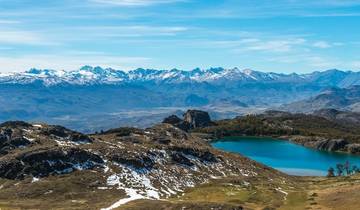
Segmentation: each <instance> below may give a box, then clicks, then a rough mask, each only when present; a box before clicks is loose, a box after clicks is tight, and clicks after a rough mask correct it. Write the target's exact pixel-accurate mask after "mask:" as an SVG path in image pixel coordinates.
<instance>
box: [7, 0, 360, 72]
mask: <svg viewBox="0 0 360 210" xmlns="http://www.w3.org/2000/svg"><path fill="white" fill-rule="evenodd" d="M85 64H88V65H100V66H103V67H113V68H116V69H123V70H129V69H134V68H137V67H144V68H156V69H172V68H178V69H185V70H189V69H193V68H196V67H200V68H209V67H217V66H221V67H226V68H231V67H239V68H251V69H255V70H260V71H266V72H270V71H273V72H285V73H290V72H297V73H306V72H311V71H315V70H326V69H332V68H338V69H345V70H355V71H357V70H359V69H360V0H317V1H310V0H262V1H257V0H223V1H217V0H206V1H205V0H81V1H80V0H52V1H49V0H36V1H33V0H0V72H9V71H25V70H27V69H29V68H31V67H36V68H52V69H65V70H73V69H77V68H79V67H80V66H82V65H85Z"/></svg>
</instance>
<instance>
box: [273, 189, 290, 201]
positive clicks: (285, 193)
mask: <svg viewBox="0 0 360 210" xmlns="http://www.w3.org/2000/svg"><path fill="white" fill-rule="evenodd" d="M275 190H276V191H278V192H281V193H283V194H284V195H285V196H284V200H286V199H287V195H288V194H289V193H287V192H285V191H284V190H282V189H281V187H278V188H275Z"/></svg>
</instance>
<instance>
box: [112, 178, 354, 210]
mask: <svg viewBox="0 0 360 210" xmlns="http://www.w3.org/2000/svg"><path fill="white" fill-rule="evenodd" d="M252 179H253V180H251V182H252V183H253V184H252V185H248V186H244V185H243V184H241V183H240V182H239V183H238V181H239V180H237V179H236V178H227V179H221V180H214V181H213V182H211V183H209V184H204V185H202V186H200V187H197V188H193V189H189V190H188V191H186V192H185V193H184V195H182V196H179V197H176V198H172V199H169V200H168V201H147V200H141V201H134V202H131V203H128V204H126V205H125V206H122V207H121V208H119V209H127V210H128V209H182V208H183V209H210V208H211V207H212V208H215V209H216V208H218V209H219V208H220V209H240V207H243V208H244V209H281V210H297V209H299V210H303V209H340V210H341V209H344V210H347V209H357V208H358V207H359V206H360V200H359V199H358V196H359V195H360V184H359V183H360V176H359V175H357V176H352V177H341V178H324V177H322V178H321V177H316V178H314V177H305V178H302V177H293V178H292V179H293V182H290V183H285V182H283V183H282V185H281V186H282V187H281V190H279V189H277V190H276V189H274V187H273V183H278V182H279V181H281V180H272V181H264V180H265V179H264V178H261V177H260V178H252ZM248 181H250V180H248ZM294 183H296V184H294ZM281 191H285V192H287V193H288V194H287V195H286V194H284V193H283V192H281Z"/></svg>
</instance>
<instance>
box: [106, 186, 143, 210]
mask: <svg viewBox="0 0 360 210" xmlns="http://www.w3.org/2000/svg"><path fill="white" fill-rule="evenodd" d="M125 192H126V194H127V195H128V196H129V197H128V198H123V199H120V200H119V201H117V202H116V203H114V204H112V205H111V206H110V207H107V208H102V209H101V210H112V209H116V208H118V207H120V206H121V205H123V204H126V203H128V202H130V201H134V200H139V199H144V198H145V197H144V196H142V195H140V194H138V193H137V192H136V190H134V189H125Z"/></svg>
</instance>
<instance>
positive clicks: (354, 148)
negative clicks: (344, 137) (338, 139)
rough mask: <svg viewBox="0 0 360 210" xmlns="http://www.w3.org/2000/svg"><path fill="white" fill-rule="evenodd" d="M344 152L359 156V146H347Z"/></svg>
mask: <svg viewBox="0 0 360 210" xmlns="http://www.w3.org/2000/svg"><path fill="white" fill-rule="evenodd" d="M346 150H347V151H348V152H349V153H352V154H360V144H348V145H346Z"/></svg>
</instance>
